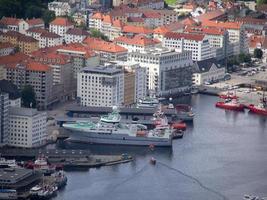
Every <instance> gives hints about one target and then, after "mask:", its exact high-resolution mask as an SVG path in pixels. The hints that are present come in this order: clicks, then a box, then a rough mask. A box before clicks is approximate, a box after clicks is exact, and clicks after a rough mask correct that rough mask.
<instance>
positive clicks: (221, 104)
mask: <svg viewBox="0 0 267 200" xmlns="http://www.w3.org/2000/svg"><path fill="white" fill-rule="evenodd" d="M216 107H217V108H222V109H225V110H234V111H244V109H245V106H244V105H242V104H239V105H227V104H225V103H224V102H217V103H216Z"/></svg>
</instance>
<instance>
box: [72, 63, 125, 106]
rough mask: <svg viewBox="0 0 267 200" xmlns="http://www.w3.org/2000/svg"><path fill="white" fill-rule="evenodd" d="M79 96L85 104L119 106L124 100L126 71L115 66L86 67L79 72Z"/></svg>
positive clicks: (82, 103) (81, 102)
mask: <svg viewBox="0 0 267 200" xmlns="http://www.w3.org/2000/svg"><path fill="white" fill-rule="evenodd" d="M77 81H78V83H77V85H78V86H77V97H78V98H79V99H80V104H81V105H83V106H114V105H116V106H119V105H122V104H123V101H124V99H123V98H124V73H123V70H122V69H117V68H114V67H113V66H105V67H104V66H98V67H85V68H83V69H82V70H81V72H80V73H78V78H77Z"/></svg>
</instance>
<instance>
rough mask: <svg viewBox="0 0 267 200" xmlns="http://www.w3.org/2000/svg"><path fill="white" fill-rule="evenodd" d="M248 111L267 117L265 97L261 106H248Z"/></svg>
mask: <svg viewBox="0 0 267 200" xmlns="http://www.w3.org/2000/svg"><path fill="white" fill-rule="evenodd" d="M248 109H249V110H250V112H253V113H256V114H260V115H265V116H267V99H266V98H264V96H263V98H262V100H261V103H259V105H257V106H255V105H253V104H250V105H249V106H248Z"/></svg>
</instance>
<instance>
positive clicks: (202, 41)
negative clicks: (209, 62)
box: [162, 32, 213, 61]
mask: <svg viewBox="0 0 267 200" xmlns="http://www.w3.org/2000/svg"><path fill="white" fill-rule="evenodd" d="M162 45H163V46H164V47H167V48H169V49H177V50H178V51H184V50H186V51H191V52H192V60H194V61H197V60H205V59H208V58H211V57H213V52H212V51H211V48H210V44H209V41H208V39H207V38H206V36H205V35H203V34H188V33H174V32H169V33H166V34H165V36H164V38H163V41H162Z"/></svg>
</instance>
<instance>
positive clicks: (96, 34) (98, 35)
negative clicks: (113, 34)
mask: <svg viewBox="0 0 267 200" xmlns="http://www.w3.org/2000/svg"><path fill="white" fill-rule="evenodd" d="M90 32H91V34H90V36H91V37H94V38H101V39H102V40H105V41H108V37H107V36H105V35H104V34H103V33H101V32H100V31H99V30H97V29H91V30H90Z"/></svg>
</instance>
